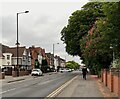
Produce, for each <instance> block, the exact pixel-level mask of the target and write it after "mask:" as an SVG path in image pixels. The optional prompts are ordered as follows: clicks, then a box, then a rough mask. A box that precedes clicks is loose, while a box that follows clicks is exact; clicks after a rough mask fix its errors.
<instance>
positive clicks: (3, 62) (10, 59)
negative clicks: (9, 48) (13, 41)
mask: <svg viewBox="0 0 120 99" xmlns="http://www.w3.org/2000/svg"><path fill="white" fill-rule="evenodd" d="M7 55H9V57H10V58H9V60H8V59H7ZM3 56H4V59H3V61H2V64H3V65H12V53H3Z"/></svg>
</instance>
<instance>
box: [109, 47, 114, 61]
mask: <svg viewBox="0 0 120 99" xmlns="http://www.w3.org/2000/svg"><path fill="white" fill-rule="evenodd" d="M110 49H112V50H113V47H112V46H110ZM114 56H115V55H114V50H113V60H112V63H114Z"/></svg>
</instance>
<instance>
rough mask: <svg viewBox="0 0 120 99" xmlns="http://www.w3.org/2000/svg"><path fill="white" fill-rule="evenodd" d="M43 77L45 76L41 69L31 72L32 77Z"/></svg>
mask: <svg viewBox="0 0 120 99" xmlns="http://www.w3.org/2000/svg"><path fill="white" fill-rule="evenodd" d="M41 75H43V73H42V71H41V70H40V69H33V70H32V72H31V76H41Z"/></svg>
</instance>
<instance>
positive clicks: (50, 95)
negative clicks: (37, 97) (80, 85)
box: [44, 75, 78, 99]
mask: <svg viewBox="0 0 120 99" xmlns="http://www.w3.org/2000/svg"><path fill="white" fill-rule="evenodd" d="M77 77H78V75H77V76H75V77H74V78H72V79H71V80H69V81H67V82H66V83H65V84H63V85H62V86H60V87H59V88H57V89H56V90H55V91H53V92H52V93H51V94H49V95H48V96H47V97H46V98H44V99H49V98H51V97H55V96H56V95H57V94H59V93H60V92H61V91H62V90H63V89H64V88H65V87H66V86H68V85H69V84H70V83H71V82H72V81H73V80H75V79H76V78H77Z"/></svg>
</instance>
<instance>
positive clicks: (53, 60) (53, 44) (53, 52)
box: [53, 44, 55, 67]
mask: <svg viewBox="0 0 120 99" xmlns="http://www.w3.org/2000/svg"><path fill="white" fill-rule="evenodd" d="M54 46H55V45H54V44H53V67H54Z"/></svg>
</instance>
